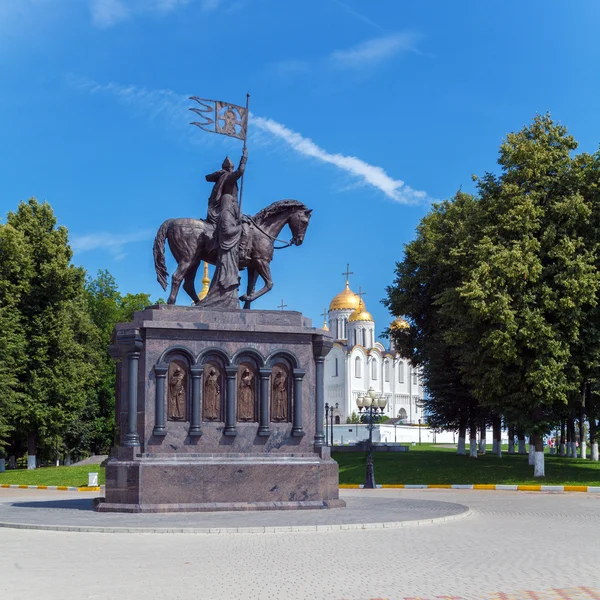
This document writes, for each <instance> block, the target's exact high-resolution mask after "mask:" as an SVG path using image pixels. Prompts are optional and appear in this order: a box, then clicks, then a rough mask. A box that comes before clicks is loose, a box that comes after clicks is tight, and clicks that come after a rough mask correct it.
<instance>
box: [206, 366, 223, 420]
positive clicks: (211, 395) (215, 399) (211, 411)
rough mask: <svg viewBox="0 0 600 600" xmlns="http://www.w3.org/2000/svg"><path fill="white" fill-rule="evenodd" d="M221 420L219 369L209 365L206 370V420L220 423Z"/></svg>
mask: <svg viewBox="0 0 600 600" xmlns="http://www.w3.org/2000/svg"><path fill="white" fill-rule="evenodd" d="M220 418H221V385H220V374H219V370H218V369H217V367H215V366H214V365H211V364H208V365H206V367H205V369H204V419H205V420H206V421H218V420H219V419H220Z"/></svg>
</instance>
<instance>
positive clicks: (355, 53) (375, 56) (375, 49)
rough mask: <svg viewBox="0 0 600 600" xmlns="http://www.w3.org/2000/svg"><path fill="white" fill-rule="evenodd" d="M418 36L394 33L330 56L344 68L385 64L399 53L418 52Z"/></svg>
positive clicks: (336, 63) (337, 64)
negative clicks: (384, 62) (416, 44)
mask: <svg viewBox="0 0 600 600" xmlns="http://www.w3.org/2000/svg"><path fill="white" fill-rule="evenodd" d="M416 40H417V36H416V35H415V34H413V33H406V32H404V33H394V34H392V35H386V36H382V37H378V38H374V39H372V40H367V41H365V42H362V43H361V44H358V45H357V46H354V47H353V48H349V49H348V50H336V51H335V52H333V53H332V54H331V56H330V60H331V62H332V63H333V64H334V65H336V66H338V67H344V68H356V67H364V66H367V65H373V64H376V63H379V62H383V61H384V60H387V59H389V58H391V57H392V56H395V55H396V54H398V53H399V52H418V50H417V49H416V48H415V42H416Z"/></svg>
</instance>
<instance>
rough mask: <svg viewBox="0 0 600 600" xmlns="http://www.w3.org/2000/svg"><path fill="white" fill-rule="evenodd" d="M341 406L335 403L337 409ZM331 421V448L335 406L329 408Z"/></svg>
mask: <svg viewBox="0 0 600 600" xmlns="http://www.w3.org/2000/svg"><path fill="white" fill-rule="evenodd" d="M338 407H339V404H338V403H337V402H336V403H335V408H336V409H337V408H338ZM329 419H330V421H331V447H333V404H332V405H331V406H330V407H329Z"/></svg>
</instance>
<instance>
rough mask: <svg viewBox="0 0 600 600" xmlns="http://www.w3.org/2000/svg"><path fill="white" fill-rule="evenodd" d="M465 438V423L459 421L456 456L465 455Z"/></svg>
mask: <svg viewBox="0 0 600 600" xmlns="http://www.w3.org/2000/svg"><path fill="white" fill-rule="evenodd" d="M466 437H467V423H466V422H465V421H461V422H460V424H459V426H458V449H457V451H456V453H457V454H460V455H461V456H464V455H465V454H466V453H467V450H466Z"/></svg>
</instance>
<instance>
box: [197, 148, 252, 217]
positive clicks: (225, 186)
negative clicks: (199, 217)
mask: <svg viewBox="0 0 600 600" xmlns="http://www.w3.org/2000/svg"><path fill="white" fill-rule="evenodd" d="M247 158H248V152H247V150H246V148H244V152H243V154H242V159H241V160H240V166H239V167H238V168H237V171H234V170H233V162H231V159H230V158H229V157H228V156H226V157H225V160H224V161H223V165H222V168H221V170H219V171H215V172H214V173H210V175H207V176H206V181H210V182H214V183H215V185H214V186H213V189H212V192H211V193H210V197H209V199H208V213H207V215H206V221H207V222H208V223H210V224H211V225H216V224H217V218H218V216H219V213H220V212H221V196H223V195H224V194H231V195H232V196H233V197H234V198H235V200H236V202H237V201H238V184H237V180H238V179H239V178H240V177H241V176H242V175H243V174H244V169H245V168H246V160H247Z"/></svg>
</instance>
